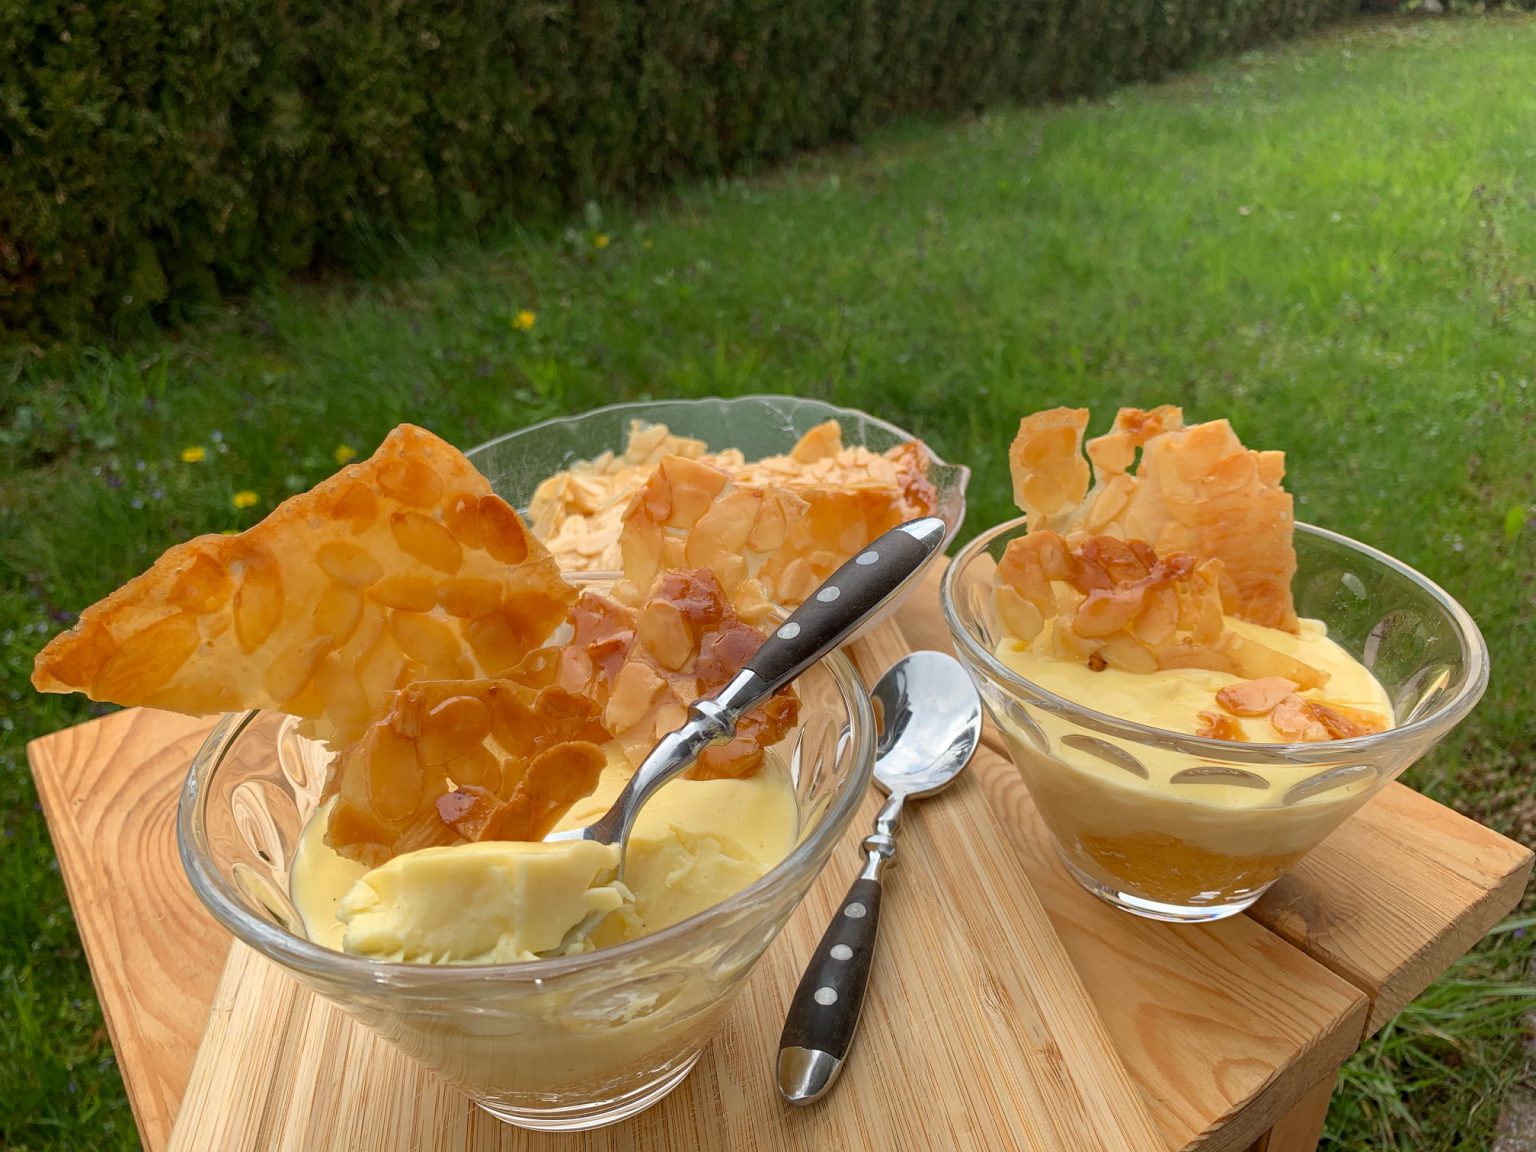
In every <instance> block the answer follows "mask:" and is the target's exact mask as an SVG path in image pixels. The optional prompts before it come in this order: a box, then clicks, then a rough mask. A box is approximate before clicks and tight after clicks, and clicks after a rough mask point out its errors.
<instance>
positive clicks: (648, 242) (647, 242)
mask: <svg viewBox="0 0 1536 1152" xmlns="http://www.w3.org/2000/svg"><path fill="white" fill-rule="evenodd" d="M640 247H642V248H644V249H645V250H646V251H647V252H649V251H650V250H651V249H652V248H654V247H656V242H655V241H654V240H652V239H651V238H650V237H649V236H647V237H646V238H645V239H644V240H642V241H641V242H640Z"/></svg>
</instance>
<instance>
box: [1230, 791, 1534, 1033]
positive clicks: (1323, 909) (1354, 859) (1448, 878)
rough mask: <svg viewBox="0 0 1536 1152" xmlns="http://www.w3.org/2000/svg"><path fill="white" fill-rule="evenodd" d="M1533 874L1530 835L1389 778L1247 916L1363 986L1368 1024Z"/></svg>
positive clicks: (1422, 982)
mask: <svg viewBox="0 0 1536 1152" xmlns="http://www.w3.org/2000/svg"><path fill="white" fill-rule="evenodd" d="M1346 830H1347V832H1348V835H1345V832H1346ZM1530 875H1531V851H1530V849H1528V848H1526V847H1525V846H1524V845H1522V844H1517V843H1515V841H1513V840H1508V839H1505V838H1504V837H1503V836H1499V835H1496V834H1495V833H1493V832H1490V831H1489V830H1488V829H1486V828H1484V827H1483V826H1482V825H1481V824H1478V823H1477V822H1476V821H1473V820H1469V819H1467V818H1466V817H1465V816H1462V815H1461V814H1460V813H1457V812H1452V811H1451V810H1450V809H1449V808H1446V807H1444V806H1442V805H1440V804H1436V803H1435V802H1434V801H1433V800H1430V799H1428V798H1426V797H1424V796H1421V795H1419V794H1418V793H1417V792H1415V791H1413V790H1412V789H1411V788H1405V787H1403V786H1402V785H1401V784H1389V785H1387V787H1385V788H1383V789H1382V790H1381V791H1380V792H1379V793H1377V795H1376V797H1375V799H1373V800H1372V801H1371V803H1370V804H1368V805H1366V806H1365V807H1364V808H1362V809H1361V810H1360V811H1359V812H1357V813H1355V815H1353V816H1351V817H1350V818H1349V821H1348V822H1347V823H1346V824H1345V825H1344V826H1343V827H1342V828H1340V829H1339V830H1338V831H1337V832H1335V833H1334V834H1333V835H1332V836H1330V837H1328V839H1327V840H1325V841H1323V843H1322V844H1321V845H1320V846H1319V847H1318V848H1316V849H1315V850H1314V851H1312V852H1311V853H1309V854H1308V855H1307V856H1305V857H1303V858H1302V859H1301V861H1300V862H1299V863H1297V864H1296V865H1295V866H1294V867H1293V868H1292V869H1291V870H1290V871H1289V872H1288V873H1287V874H1286V875H1284V876H1282V877H1281V878H1280V879H1279V881H1277V882H1276V884H1275V886H1274V887H1273V888H1271V889H1270V890H1269V891H1268V892H1266V893H1265V894H1264V898H1263V899H1262V900H1260V901H1259V902H1258V904H1256V905H1255V906H1254V907H1253V909H1252V910H1251V911H1250V912H1249V915H1250V916H1251V917H1252V918H1253V919H1255V920H1257V921H1258V922H1259V923H1261V924H1263V925H1264V926H1265V927H1267V928H1269V929H1270V930H1271V931H1272V932H1274V933H1276V934H1277V935H1279V936H1281V937H1283V938H1284V939H1286V940H1289V941H1291V942H1292V943H1294V944H1296V945H1297V946H1298V947H1300V948H1303V949H1305V950H1306V951H1307V953H1308V954H1309V955H1311V956H1313V957H1314V958H1315V959H1317V960H1319V961H1321V962H1322V963H1323V964H1325V965H1327V966H1328V967H1329V968H1331V969H1332V970H1333V971H1334V972H1337V973H1338V974H1339V975H1340V976H1343V977H1344V978H1345V979H1346V980H1348V981H1349V982H1350V983H1351V984H1353V985H1354V986H1355V987H1356V988H1359V989H1361V990H1362V991H1364V992H1365V994H1366V995H1367V996H1369V997H1370V998H1371V1014H1370V1018H1369V1020H1368V1021H1367V1025H1366V1034H1367V1035H1369V1034H1370V1033H1372V1032H1374V1031H1376V1029H1378V1028H1380V1027H1381V1026H1382V1025H1383V1024H1385V1023H1386V1022H1387V1021H1388V1020H1390V1019H1392V1017H1393V1016H1395V1015H1397V1013H1398V1012H1399V1011H1400V1010H1401V1009H1402V1007H1403V1005H1405V1004H1407V1003H1408V1001H1410V1000H1412V999H1413V998H1414V997H1415V996H1417V995H1418V994H1419V993H1420V992H1422V991H1424V989H1425V988H1426V987H1428V986H1429V983H1430V981H1431V980H1433V979H1434V978H1435V977H1436V976H1438V975H1440V973H1441V972H1443V971H1445V969H1446V968H1448V967H1449V966H1450V965H1451V963H1452V961H1454V960H1455V959H1456V958H1457V957H1458V956H1460V955H1461V954H1462V953H1464V952H1466V951H1467V949H1469V948H1471V947H1472V945H1474V944H1476V943H1477V942H1478V941H1479V940H1481V939H1482V938H1483V936H1484V935H1486V934H1487V932H1488V930H1489V929H1490V928H1492V927H1493V926H1494V925H1495V924H1497V923H1498V922H1499V921H1500V920H1501V919H1502V918H1503V917H1504V916H1506V915H1507V914H1508V913H1509V911H1510V910H1511V909H1512V908H1514V907H1515V906H1516V905H1517V904H1518V903H1519V902H1520V897H1521V895H1522V894H1523V893H1524V891H1525V885H1526V882H1527V881H1528V880H1529V879H1530ZM1382 892H1388V893H1394V894H1398V895H1399V896H1400V897H1401V898H1400V899H1395V900H1394V899H1387V900H1383V899H1381V898H1380V896H1379V895H1378V894H1379V893H1382Z"/></svg>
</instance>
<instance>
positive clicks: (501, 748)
mask: <svg viewBox="0 0 1536 1152" xmlns="http://www.w3.org/2000/svg"><path fill="white" fill-rule="evenodd" d="M610 739H611V737H610V736H609V734H608V731H607V729H605V728H604V727H603V725H602V723H601V719H600V716H599V708H598V705H597V704H596V703H594V702H593V701H591V700H589V699H586V698H585V697H582V696H575V695H572V694H571V693H569V692H567V691H565V690H564V689H563V688H560V687H557V686H549V687H545V688H542V689H534V688H530V687H527V686H526V685H524V684H521V683H518V682H517V681H516V680H510V679H496V680H491V679H481V680H441V681H424V682H421V683H416V684H411V685H409V686H407V687H405V688H402V689H400V690H398V691H393V692H389V693H386V694H385V698H384V703H383V707H382V709H381V711H380V713H379V715H378V716H377V717H375V718H374V719H373V720H372V721H371V722H370V723H369V724H368V725H367V727H366V729H365V730H364V732H363V734H362V736H361V737H360V738H359V739H358V740H356V741H355V742H353V743H352V744H349V745H348V746H347V747H346V748H345V749H343V751H342V754H341V757H340V759H339V761H338V763H337V766H336V768H335V769H334V771H333V774H332V776H331V779H330V781H329V782H328V783H327V787H326V792H327V795H335V797H336V803H335V804H334V805H333V806H332V808H331V812H330V818H329V822H328V823H327V825H326V843H327V844H329V845H330V846H331V847H332V848H333V849H335V850H336V851H337V852H339V853H340V854H342V855H343V856H347V857H350V858H351V859H354V860H358V861H361V862H362V863H364V864H367V865H369V866H370V867H377V866H378V865H379V864H382V863H383V862H384V861H385V860H388V859H390V858H391V857H394V856H397V855H399V854H400V853H402V852H410V851H414V850H415V849H418V848H429V847H433V846H435V845H443V844H453V843H457V842H458V841H459V840H460V839H466V840H479V839H497V840H541V839H543V837H544V836H545V835H546V834H547V833H548V832H549V830H550V829H551V828H553V827H554V825H555V824H556V823H558V822H559V820H560V817H561V816H563V815H564V814H565V812H566V810H567V809H569V808H570V806H571V805H572V804H574V803H575V802H576V801H577V800H579V799H581V798H582V797H583V796H586V795H587V794H589V793H590V792H591V791H592V789H593V788H595V787H596V786H597V780H598V775H599V774H600V773H601V771H602V769H603V765H604V764H606V763H607V756H606V755H605V754H604V752H603V750H602V745H604V744H607V743H608V742H609V741H610Z"/></svg>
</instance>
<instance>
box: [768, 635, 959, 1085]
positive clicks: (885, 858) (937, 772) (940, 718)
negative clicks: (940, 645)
mask: <svg viewBox="0 0 1536 1152" xmlns="http://www.w3.org/2000/svg"><path fill="white" fill-rule="evenodd" d="M870 695H871V696H872V698H873V700H874V702H875V712H876V715H877V716H878V717H880V719H881V732H880V743H879V746H878V749H877V751H876V760H875V783H876V784H878V785H880V787H881V789H882V790H883V791H885V792H886V793H887V794H888V795H889V797H890V799H888V800H887V801H886V802H885V806H884V807H882V808H881V809H880V814H879V815H878V816H877V817H876V818H875V831H874V833H873V834H872V835H869V836H866V837H865V838H864V851H865V852H867V853H868V854H869V858H868V860H866V861H865V864H864V870H863V871H862V872H860V873H859V877H858V879H857V880H855V881H854V882H853V887H851V888H849V889H848V895H847V896H846V897H845V898H844V899H843V902H842V904H841V905H839V907H838V915H837V916H836V917H835V918H834V919H833V921H832V923H831V924H830V925H828V927H827V931H826V934H825V935H823V936H822V938H821V943H820V944H818V945H817V946H816V951H815V953H814V954H813V955H812V956H811V961H810V963H809V964H807V965H806V968H805V975H803V976H802V977H800V986H799V987H798V988H796V989H795V995H794V998H793V999H792V1000H791V1001H790V1004H789V1012H788V1014H787V1015H786V1016H785V1019H784V1032H783V1035H781V1036H780V1037H779V1094H780V1095H781V1096H783V1097H784V1099H786V1100H788V1101H789V1102H790V1103H791V1104H810V1103H812V1102H813V1101H815V1100H820V1099H821V1098H822V1097H823V1096H824V1095H826V1093H827V1091H828V1090H829V1089H830V1088H831V1087H832V1084H833V1081H835V1080H836V1079H837V1075H838V1073H839V1072H841V1071H842V1070H843V1064H844V1062H845V1061H847V1059H848V1051H849V1049H850V1048H851V1047H852V1046H853V1034H854V1032H855V1031H857V1029H858V1027H859V1013H860V1011H861V1009H862V1008H863V1007H864V990H865V987H866V986H867V985H868V983H869V970H870V966H871V964H872V963H873V961H874V956H875V937H876V934H877V932H878V931H879V927H880V874H881V873H882V872H883V871H884V870H885V868H886V866H887V865H889V864H890V862H891V860H892V858H893V857H894V856H895V855H896V832H897V830H898V829H899V828H900V826H901V809H902V805H903V804H904V803H905V802H906V801H907V799H908V798H909V797H916V796H932V795H933V794H934V793H935V792H937V791H939V790H940V789H942V788H944V787H946V786H947V785H948V784H949V783H950V782H951V781H952V780H954V779H955V777H956V776H958V775H960V770H961V769H962V768H964V767H965V766H966V765H967V764H968V763H970V759H971V756H972V755H973V754H974V753H975V751H976V745H977V744H978V743H979V742H980V740H981V697H980V696H978V695H977V694H976V688H975V686H974V685H972V683H971V680H970V677H969V676H967V675H966V672H965V669H964V668H962V667H961V666H960V664H959V663H958V662H957V661H956V660H954V659H953V658H951V657H949V656H946V655H944V654H943V653H942V652H914V653H912V654H911V655H910V656H907V657H906V658H904V659H902V660H898V661H897V662H896V663H895V664H893V665H892V666H891V668H890V670H889V671H887V672H886V674H885V675H884V676H882V677H880V682H879V683H878V684H876V685H875V690H874V692H872V693H871V694H870Z"/></svg>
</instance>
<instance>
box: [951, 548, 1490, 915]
mask: <svg viewBox="0 0 1536 1152" xmlns="http://www.w3.org/2000/svg"><path fill="white" fill-rule="evenodd" d="M1023 535H1025V519H1024V518H1020V519H1018V520H1014V521H1010V522H1008V523H1006V524H1003V525H1001V526H999V527H997V528H994V529H992V530H991V531H989V532H986V533H983V534H982V535H981V536H978V537H977V538H976V539H974V540H972V541H971V542H970V543H969V544H968V545H966V547H965V548H963V549H962V550H961V551H960V553H959V554H958V555H957V556H956V557H955V559H954V561H953V563H952V564H951V565H950V567H949V570H948V571H947V572H946V573H945V576H944V580H943V583H942V585H941V589H940V602H941V606H942V610H943V613H944V620H945V623H946V625H947V626H948V628H949V631H950V633H951V635H952V636H953V638H954V642H955V647H956V650H957V652H958V654H959V655H960V658H961V659H962V661H963V662H964V663H965V664H966V666H967V667H968V669H969V670H970V673H971V676H972V678H973V679H974V680H975V681H976V684H977V687H978V688H979V690H980V691H981V694H982V698H983V700H984V701H985V702H986V706H987V710H988V712H989V714H990V715H991V717H992V719H993V720H994V721H995V722H996V724H997V725H998V728H999V730H1000V731H1001V732H1002V734H1003V736H1004V738H1005V740H1006V741H1007V743H1008V747H1009V750H1010V751H1011V753H1012V756H1013V760H1014V763H1015V765H1016V766H1017V767H1018V769H1019V772H1020V774H1021V775H1022V776H1023V778H1024V781H1025V783H1026V784H1027V785H1028V787H1029V790H1030V794H1031V796H1032V797H1033V799H1034V801H1035V803H1036V805H1037V807H1038V808H1039V811H1040V815H1041V818H1042V819H1043V820H1044V821H1045V824H1046V826H1047V827H1048V828H1049V829H1050V831H1051V834H1052V836H1053V838H1054V839H1055V841H1056V846H1057V849H1058V851H1059V852H1060V854H1061V857H1062V859H1063V861H1064V862H1065V864H1066V866H1067V868H1068V870H1069V871H1071V872H1072V874H1073V875H1074V876H1075V877H1076V878H1077V879H1078V880H1079V881H1080V882H1081V883H1082V884H1083V885H1084V887H1086V888H1088V889H1089V890H1090V891H1092V892H1094V893H1096V894H1097V895H1099V896H1100V897H1102V898H1103V899H1105V900H1107V901H1108V902H1110V903H1112V904H1115V905H1117V906H1118V907H1121V908H1124V909H1126V910H1128V911H1131V912H1134V913H1137V914H1139V915H1142V916H1147V917H1150V918H1154V919H1161V920H1171V921H1183V922H1195V921H1204V920H1217V919H1221V918H1223V917H1226V916H1231V915H1234V914H1236V913H1238V912H1241V911H1243V910H1244V909H1246V908H1248V907H1249V906H1250V905H1251V904H1253V903H1254V901H1256V900H1257V899H1259V897H1260V896H1262V895H1263V894H1264V892H1265V890H1266V889H1267V888H1269V886H1270V885H1271V884H1273V883H1274V882H1275V880H1276V879H1278V878H1279V876H1280V875H1281V874H1282V873H1283V872H1284V871H1285V870H1286V869H1287V868H1289V867H1290V866H1291V865H1292V864H1293V863H1295V862H1296V861H1297V860H1298V859H1300V858H1301V857H1302V856H1304V855H1305V854H1306V853H1307V852H1309V851H1311V850H1312V849H1313V848H1314V847H1316V846H1317V844H1318V843H1319V842H1321V841H1322V839H1323V838H1324V837H1325V836H1327V835H1328V833H1330V832H1331V831H1333V829H1334V828H1336V827H1338V825H1339V824H1340V823H1342V822H1343V821H1344V820H1345V819H1346V818H1347V817H1348V816H1349V815H1350V814H1351V813H1352V812H1354V811H1355V810H1356V809H1358V808H1359V807H1360V806H1361V805H1363V804H1364V803H1365V802H1366V801H1367V800H1368V799H1369V798H1370V797H1371V796H1372V795H1373V794H1374V793H1375V792H1376V791H1377V789H1379V788H1381V787H1382V786H1383V785H1385V784H1386V783H1387V782H1389V781H1391V780H1392V779H1394V778H1395V777H1396V776H1397V775H1398V774H1399V773H1401V772H1402V771H1403V770H1404V769H1405V768H1407V767H1408V766H1409V765H1410V764H1412V763H1413V762H1414V761H1415V760H1417V759H1418V758H1419V757H1420V756H1422V755H1423V754H1424V753H1425V752H1427V751H1429V749H1431V748H1432V747H1434V745H1435V744H1436V743H1438V742H1439V741H1440V740H1441V739H1442V738H1443V737H1444V736H1445V735H1446V734H1447V733H1448V732H1449V731H1450V730H1451V729H1452V728H1453V727H1455V725H1456V724H1457V723H1458V722H1460V720H1461V719H1462V718H1463V717H1464V716H1465V715H1466V714H1467V713H1468V712H1469V711H1470V710H1471V709H1472V707H1473V705H1475V704H1476V703H1477V701H1478V699H1479V698H1480V697H1481V696H1482V693H1483V690H1484V688H1485V687H1486V686H1487V682H1488V653H1487V648H1486V647H1485V645H1484V643H1483V639H1482V636H1481V634H1480V633H1479V632H1478V629H1477V625H1476V624H1475V623H1474V622H1473V621H1472V618H1471V617H1470V616H1469V615H1468V614H1467V613H1466V611H1464V610H1463V609H1462V608H1461V606H1460V605H1459V604H1457V603H1456V602H1455V601H1454V600H1453V599H1452V598H1451V597H1450V596H1449V595H1447V594H1446V593H1445V591H1444V590H1442V589H1441V588H1439V587H1438V586H1437V585H1435V584H1434V583H1433V582H1431V581H1430V580H1429V579H1427V578H1426V577H1424V576H1423V575H1421V574H1420V573H1418V572H1415V571H1414V570H1413V569H1411V568H1409V567H1407V566H1406V565H1404V564H1402V563H1399V562H1398V561H1396V560H1394V559H1392V558H1391V557H1390V556H1387V555H1384V554H1383V553H1381V552H1378V551H1376V550H1375V549H1373V548H1370V547H1367V546H1366V545H1364V544H1360V543H1358V542H1356V541H1354V540H1351V539H1348V538H1347V537H1344V536H1340V535H1338V534H1336V533H1333V532H1329V531H1326V530H1324V529H1321V528H1315V527H1311V526H1309V525H1305V524H1297V525H1296V526H1295V538H1294V540H1295V551H1296V559H1297V572H1296V576H1295V579H1294V581H1293V585H1292V587H1293V592H1294V596H1295V607H1296V613H1297V615H1299V616H1301V617H1304V618H1313V619H1317V620H1321V621H1322V622H1323V623H1324V624H1325V625H1326V626H1327V629H1328V636H1329V638H1330V639H1332V640H1334V641H1335V642H1337V643H1338V644H1339V645H1340V646H1341V647H1342V648H1343V649H1344V650H1345V651H1346V652H1347V653H1348V654H1349V655H1350V656H1352V657H1353V658H1354V659H1356V660H1358V661H1359V662H1360V663H1361V664H1362V665H1363V666H1364V667H1365V668H1366V669H1368V670H1369V671H1370V672H1371V673H1372V674H1373V675H1374V676H1375V678H1376V679H1377V680H1378V681H1379V682H1380V684H1381V686H1382V687H1383V688H1384V689H1385V690H1386V693H1387V695H1388V697H1389V699H1390V702H1391V706H1392V711H1393V714H1394V718H1395V725H1394V726H1393V727H1391V728H1389V729H1388V730H1386V731H1383V732H1375V733H1371V734H1368V735H1364V736H1358V737H1354V738H1350V739H1339V740H1327V741H1322V742H1317V743H1247V742H1234V741H1227V740H1218V739H1211V738H1205V737H1201V736H1193V735H1186V734H1183V733H1179V732H1171V731H1167V730H1163V729H1159V728H1154V727H1149V726H1147V725H1145V724H1140V723H1135V722H1132V721H1128V720H1125V719H1123V718H1119V717H1117V716H1114V715H1111V714H1109V713H1108V712H1104V711H1097V710H1095V709H1094V708H1092V707H1090V706H1089V705H1087V704H1085V703H1081V702H1075V701H1073V700H1068V699H1065V698H1063V697H1062V696H1059V695H1056V694H1055V693H1053V692H1050V691H1048V690H1046V689H1045V688H1043V687H1041V686H1040V685H1038V684H1035V683H1033V682H1031V681H1030V680H1028V679H1026V678H1025V677H1023V676H1021V675H1020V674H1019V673H1018V672H1016V671H1015V670H1014V669H1012V668H1010V667H1009V666H1008V665H1007V663H1005V662H1004V661H1003V660H1002V659H1000V658H999V648H1000V645H1001V644H1003V643H1005V641H1006V640H1007V638H1008V632H1007V630H1006V628H1005V627H1004V626H1003V625H1002V624H1001V622H1000V621H999V620H998V619H997V618H996V615H995V608H994V600H993V595H992V593H993V588H994V573H995V572H996V569H997V564H998V562H999V560H1001V559H1002V557H1003V553H1004V550H1005V549H1006V547H1007V545H1008V544H1009V542H1010V541H1012V540H1014V539H1016V538H1019V537H1022V536H1023ZM1100 702H1101V703H1102V702H1103V701H1100ZM1106 706H1107V705H1106Z"/></svg>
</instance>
